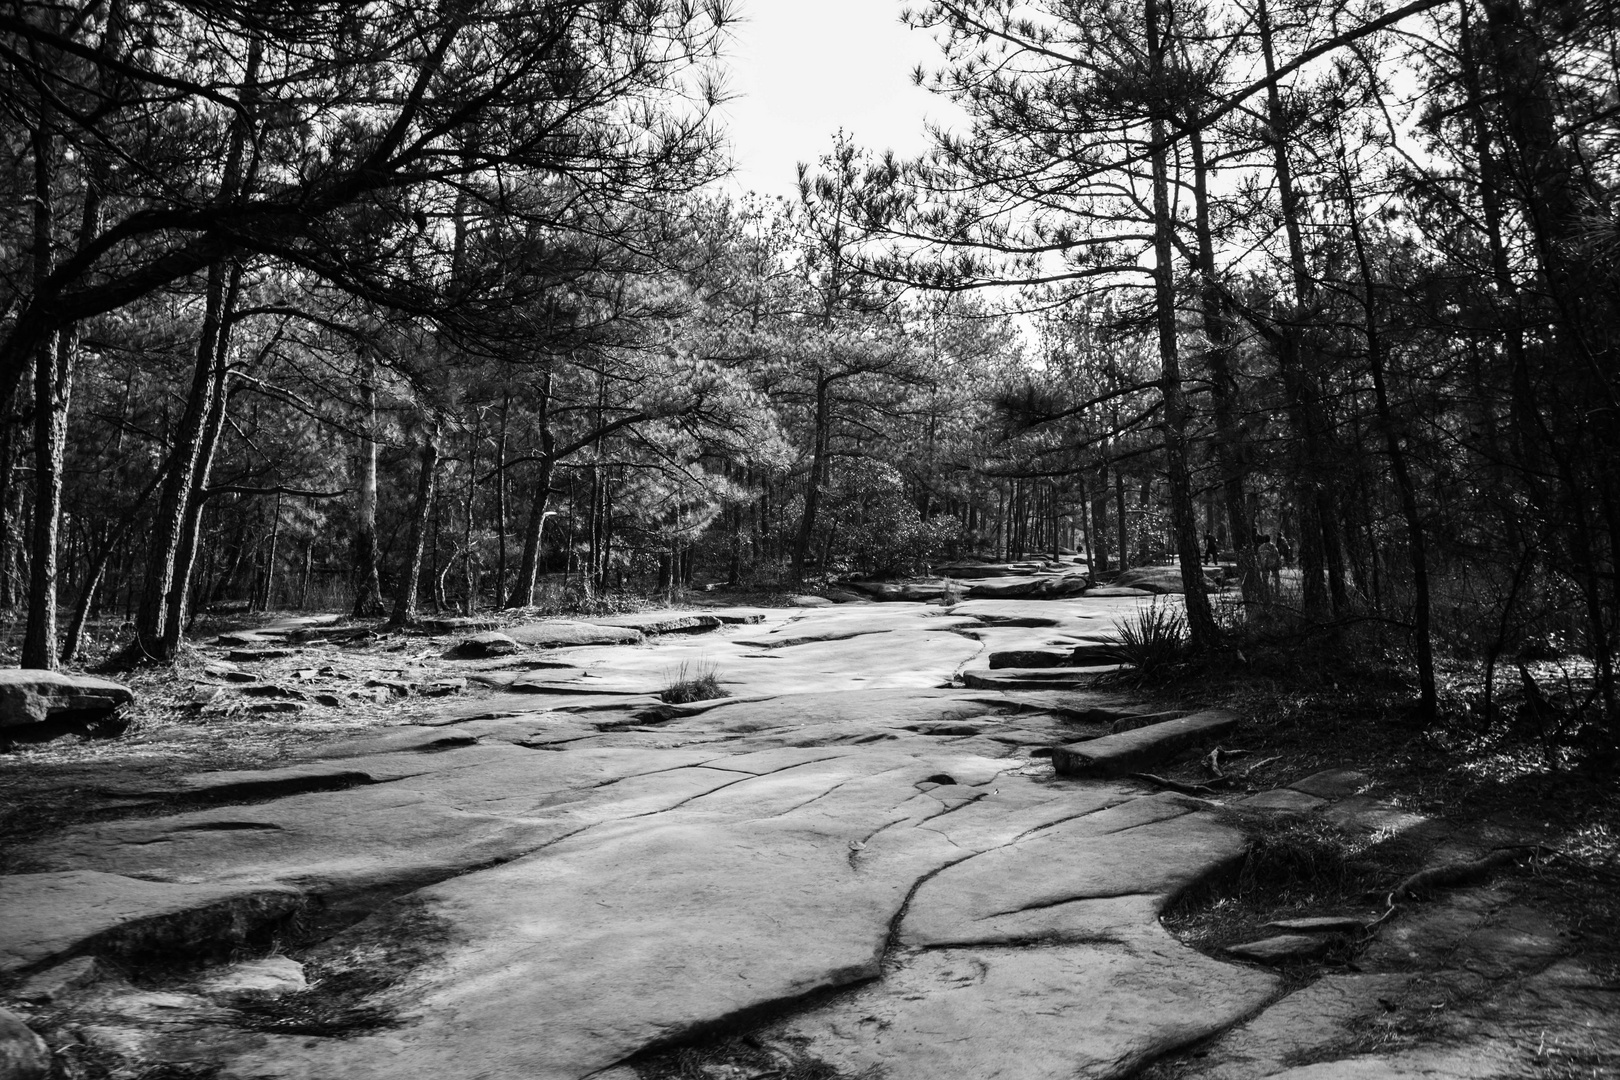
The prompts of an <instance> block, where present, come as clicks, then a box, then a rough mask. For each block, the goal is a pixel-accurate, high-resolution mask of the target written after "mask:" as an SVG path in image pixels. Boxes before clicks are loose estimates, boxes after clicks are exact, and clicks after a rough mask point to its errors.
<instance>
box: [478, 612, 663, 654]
mask: <svg viewBox="0 0 1620 1080" xmlns="http://www.w3.org/2000/svg"><path fill="white" fill-rule="evenodd" d="M501 633H503V634H505V635H506V636H507V637H509V638H511V639H512V640H513V641H515V642H517V643H518V644H519V645H527V646H529V647H531V648H536V649H562V648H568V647H569V646H574V645H639V644H641V642H642V641H643V640H644V637H643V635H642V633H641V631H640V630H634V629H631V628H630V627H626V626H601V625H598V624H596V623H587V622H571V621H568V620H566V619H547V620H544V621H543V622H532V623H521V624H519V625H517V626H508V627H504V628H503V629H502V630H501Z"/></svg>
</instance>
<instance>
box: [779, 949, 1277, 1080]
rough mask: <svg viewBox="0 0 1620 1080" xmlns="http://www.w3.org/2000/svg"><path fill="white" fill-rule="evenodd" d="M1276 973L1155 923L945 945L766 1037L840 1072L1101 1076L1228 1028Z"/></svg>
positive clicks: (1002, 1078)
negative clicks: (1198, 946)
mask: <svg viewBox="0 0 1620 1080" xmlns="http://www.w3.org/2000/svg"><path fill="white" fill-rule="evenodd" d="M1275 985H1276V984H1275V980H1274V979H1273V978H1272V977H1271V976H1268V975H1265V974H1263V973H1260V972H1257V971H1254V970H1253V969H1248V970H1244V969H1237V968H1234V967H1232V966H1231V965H1227V964H1221V963H1218V962H1216V961H1214V960H1210V959H1208V958H1207V957H1203V956H1200V955H1198V954H1197V953H1192V952H1189V951H1188V950H1186V949H1184V948H1182V947H1181V946H1180V945H1178V944H1176V943H1174V942H1173V941H1170V940H1169V939H1168V935H1154V934H1150V933H1143V934H1142V935H1139V936H1138V937H1136V938H1133V939H1132V940H1130V941H1126V942H1121V943H1117V944H1103V943H1095V944H1093V943H1086V944H1074V945H1057V946H1051V947H1048V948H1043V949H1015V948H978V949H940V950H932V951H928V952H923V953H919V954H914V955H911V956H908V957H906V958H905V959H904V960H902V961H901V963H900V964H899V965H898V966H897V967H896V969H894V970H890V971H887V972H885V974H884V976H883V978H882V979H881V980H880V981H879V982H877V983H875V984H871V985H868V986H866V987H863V988H861V989H860V990H857V991H855V992H854V993H853V994H850V995H848V996H846V997H842V998H839V999H836V1000H834V1001H833V1002H831V1003H829V1004H826V1005H823V1006H820V1007H817V1008H814V1009H812V1010H811V1011H810V1012H809V1013H807V1014H806V1015H804V1016H802V1017H799V1018H796V1019H794V1020H793V1021H791V1022H789V1023H787V1024H785V1025H783V1026H781V1027H780V1028H779V1029H776V1030H775V1031H773V1032H772V1033H771V1035H772V1036H774V1037H775V1039H777V1040H780V1041H781V1042H783V1043H785V1044H787V1045H789V1046H799V1047H802V1048H803V1051H804V1052H807V1053H808V1054H809V1055H810V1056H812V1057H813V1058H815V1059H817V1060H820V1061H823V1062H826V1063H827V1064H829V1065H831V1066H833V1067H835V1068H837V1069H838V1070H839V1074H840V1075H845V1076H866V1075H881V1076H883V1077H884V1078H885V1080H940V1078H941V1077H962V1078H964V1080H966V1078H968V1077H972V1078H975V1080H978V1078H991V1077H993V1078H995V1080H1073V1078H1088V1080H1100V1078H1103V1077H1123V1076H1128V1075H1131V1074H1132V1073H1134V1072H1135V1071H1136V1070H1137V1069H1138V1068H1140V1067H1141V1066H1142V1065H1144V1064H1145V1063H1147V1062H1148V1061H1150V1060H1152V1059H1154V1058H1156V1057H1159V1056H1161V1055H1163V1054H1165V1053H1167V1052H1169V1051H1170V1050H1173V1049H1175V1048H1176V1047H1179V1046H1183V1045H1185V1044H1187V1043H1189V1042H1192V1041H1194V1040H1197V1039H1199V1038H1202V1037H1204V1036H1206V1035H1208V1034H1211V1033H1212V1032H1215V1031H1218V1030H1220V1029H1221V1027H1222V1026H1224V1025H1226V1024H1229V1023H1231V1022H1232V1021H1233V1020H1236V1019H1237V1018H1239V1017H1241V1016H1243V1015H1245V1014H1247V1013H1249V1012H1251V1011H1253V1010H1254V1009H1255V1008H1257V1007H1258V1006H1259V1005H1261V1004H1262V1003H1263V1002H1264V1001H1265V1000H1266V998H1267V997H1268V996H1269V995H1270V994H1271V993H1272V992H1273V988H1274V986H1275ZM766 1041H771V1037H770V1036H767V1040H766Z"/></svg>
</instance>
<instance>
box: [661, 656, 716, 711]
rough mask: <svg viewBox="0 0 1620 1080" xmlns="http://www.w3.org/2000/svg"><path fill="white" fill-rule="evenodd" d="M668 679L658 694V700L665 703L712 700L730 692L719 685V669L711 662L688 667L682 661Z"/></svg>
mask: <svg viewBox="0 0 1620 1080" xmlns="http://www.w3.org/2000/svg"><path fill="white" fill-rule="evenodd" d="M669 679H670V681H669V685H668V686H666V687H664V689H663V691H662V692H661V693H660V694H659V695H658V700H659V701H662V702H663V703H664V704H666V705H685V704H687V703H688V702H693V701H713V700H714V699H715V698H723V697H730V696H731V692H730V691H729V690H726V689H725V688H724V687H722V686H721V685H720V669H719V668H718V667H716V666H715V665H713V664H698V665H697V666H696V667H695V668H688V666H687V665H686V664H684V663H683V664H682V665H681V666H680V667H678V668H676V669H675V671H674V673H673V674H671V675H670V677H669Z"/></svg>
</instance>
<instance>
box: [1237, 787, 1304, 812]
mask: <svg viewBox="0 0 1620 1080" xmlns="http://www.w3.org/2000/svg"><path fill="white" fill-rule="evenodd" d="M1232 805H1233V806H1241V807H1243V809H1245V810H1277V811H1281V812H1283V813H1293V814H1298V813H1303V812H1305V811H1307V810H1315V809H1316V808H1317V807H1319V806H1326V805H1327V800H1325V799H1319V798H1317V797H1316V796H1315V795H1307V794H1305V793H1304V792H1303V791H1293V790H1290V789H1289V788H1279V789H1277V790H1276V791H1262V792H1261V793H1260V794H1258V795H1250V796H1249V797H1248V798H1247V799H1239V800H1238V801H1237V802H1235V803H1233V804H1232Z"/></svg>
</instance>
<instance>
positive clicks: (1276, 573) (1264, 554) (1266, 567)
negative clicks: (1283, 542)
mask: <svg viewBox="0 0 1620 1080" xmlns="http://www.w3.org/2000/svg"><path fill="white" fill-rule="evenodd" d="M1259 556H1260V573H1261V574H1262V575H1263V576H1264V577H1265V579H1266V582H1267V583H1268V584H1269V585H1270V586H1271V588H1272V590H1273V591H1277V590H1280V589H1281V588H1282V555H1281V554H1280V553H1279V552H1278V551H1277V545H1276V544H1273V543H1272V542H1271V534H1270V533H1261V534H1260V550H1259Z"/></svg>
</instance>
